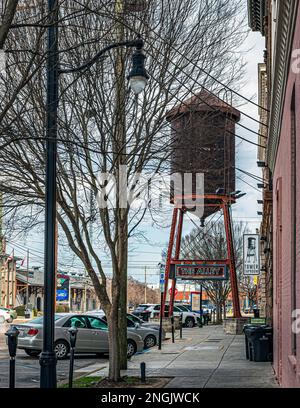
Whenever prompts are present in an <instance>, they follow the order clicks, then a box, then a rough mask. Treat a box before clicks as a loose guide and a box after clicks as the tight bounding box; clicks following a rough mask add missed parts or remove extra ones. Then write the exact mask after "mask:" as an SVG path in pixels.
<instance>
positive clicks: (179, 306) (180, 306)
mask: <svg viewBox="0 0 300 408" xmlns="http://www.w3.org/2000/svg"><path fill="white" fill-rule="evenodd" d="M176 307H177V308H178V309H180V310H181V311H182V312H188V311H189V309H188V308H187V307H185V306H183V305H176Z"/></svg>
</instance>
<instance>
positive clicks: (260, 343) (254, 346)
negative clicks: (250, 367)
mask: <svg viewBox="0 0 300 408" xmlns="http://www.w3.org/2000/svg"><path fill="white" fill-rule="evenodd" d="M246 330H247V329H246ZM247 337H248V344H249V345H248V350H249V360H250V361H257V362H262V361H272V359H273V329H272V327H270V326H257V327H253V326H252V327H251V328H249V331H248V336H247Z"/></svg>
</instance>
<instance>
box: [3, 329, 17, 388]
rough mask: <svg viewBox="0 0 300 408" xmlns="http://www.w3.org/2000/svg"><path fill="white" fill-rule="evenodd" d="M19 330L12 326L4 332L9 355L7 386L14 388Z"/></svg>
mask: <svg viewBox="0 0 300 408" xmlns="http://www.w3.org/2000/svg"><path fill="white" fill-rule="evenodd" d="M19 334H20V332H19V330H18V329H17V328H16V327H15V326H12V327H10V329H9V330H8V331H7V332H6V333H5V335H6V336H7V344H8V352H9V356H10V360H9V388H15V384H16V355H17V345H18V335H19Z"/></svg>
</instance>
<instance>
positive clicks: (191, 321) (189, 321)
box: [185, 317, 195, 329]
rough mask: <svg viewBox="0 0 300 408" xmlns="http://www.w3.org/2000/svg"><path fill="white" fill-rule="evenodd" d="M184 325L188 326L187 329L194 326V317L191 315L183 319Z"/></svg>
mask: <svg viewBox="0 0 300 408" xmlns="http://www.w3.org/2000/svg"><path fill="white" fill-rule="evenodd" d="M185 326H186V327H188V328H189V329H191V328H192V327H194V326H195V322H194V319H192V318H191V317H187V318H186V319H185Z"/></svg>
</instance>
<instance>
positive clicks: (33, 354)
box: [24, 349, 41, 357]
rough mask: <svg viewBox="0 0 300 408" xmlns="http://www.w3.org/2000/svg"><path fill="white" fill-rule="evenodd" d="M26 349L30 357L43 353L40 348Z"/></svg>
mask: <svg viewBox="0 0 300 408" xmlns="http://www.w3.org/2000/svg"><path fill="white" fill-rule="evenodd" d="M24 351H25V353H26V354H27V355H28V356H30V357H37V356H39V355H40V354H41V352H40V350H30V349H25V350H24Z"/></svg>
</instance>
